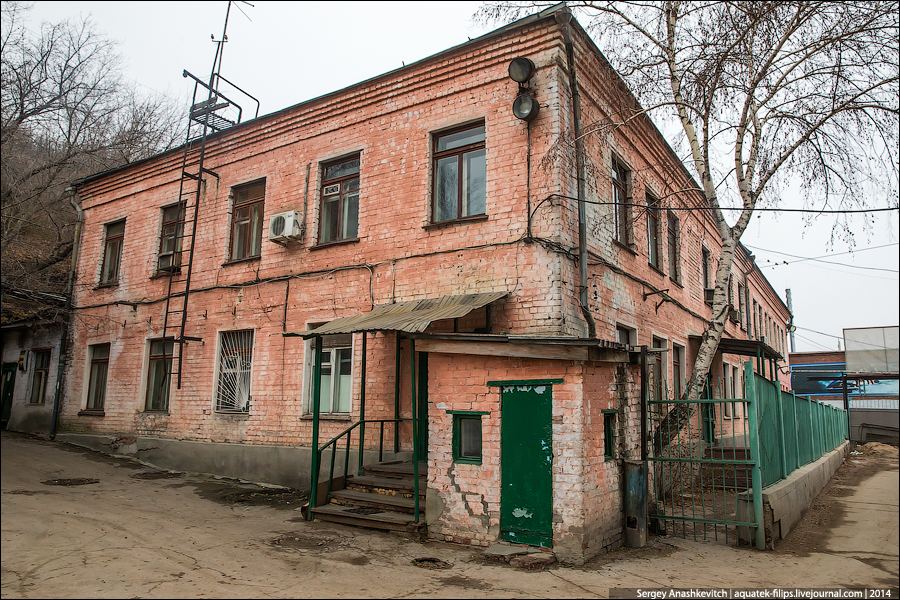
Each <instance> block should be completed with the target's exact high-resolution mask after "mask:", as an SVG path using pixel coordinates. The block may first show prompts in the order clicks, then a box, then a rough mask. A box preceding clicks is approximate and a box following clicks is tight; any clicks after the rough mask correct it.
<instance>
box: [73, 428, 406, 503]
mask: <svg viewBox="0 0 900 600" xmlns="http://www.w3.org/2000/svg"><path fill="white" fill-rule="evenodd" d="M56 440H57V441H60V442H65V443H69V444H72V445H75V446H81V447H84V448H90V449H91V450H97V451H99V452H103V453H106V454H111V455H113V456H125V457H129V458H134V459H137V460H139V461H140V462H141V463H143V464H146V465H148V466H151V467H156V468H160V469H167V470H172V471H184V472H189V473H198V474H209V475H215V476H219V477H230V478H233V479H242V480H244V481H251V482H254V483H263V484H270V485H279V486H283V487H288V488H292V489H296V490H304V491H309V474H310V470H311V468H312V466H311V461H312V449H311V448H310V447H308V446H271V445H251V444H228V443H216V442H194V441H188V440H172V439H163V438H153V437H116V436H109V435H96V434H81V433H60V434H59V435H57V436H56ZM405 454H409V453H408V452H407V453H402V452H401V453H400V454H399V455H397V456H396V458H403V457H404V455H405ZM364 458H365V462H366V463H372V462H376V461H377V460H378V453H377V452H376V451H366V453H365V457H364ZM394 458H395V455H394V454H393V453H389V452H385V453H384V460H393V459H394ZM321 460H322V467H321V469H320V472H319V480H320V481H325V480H326V479H327V478H328V474H329V471H330V468H331V452H330V451H325V452H324V453H323V454H322V458H321ZM358 464H359V459H358V455H357V453H356V451H355V450H352V449H351V451H350V473H351V474H352V473H353V472H354V470H355V468H356V466H357V465H358ZM343 474H344V451H343V450H338V452H337V455H336V456H335V461H334V475H335V477H338V476H341V475H343Z"/></svg>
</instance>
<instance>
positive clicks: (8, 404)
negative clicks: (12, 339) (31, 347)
mask: <svg viewBox="0 0 900 600" xmlns="http://www.w3.org/2000/svg"><path fill="white" fill-rule="evenodd" d="M15 386H16V363H4V364H3V383H2V388H3V390H2V392H0V402H2V404H0V427H2V428H3V429H6V423H7V422H8V421H9V415H10V413H11V412H12V401H13V389H15Z"/></svg>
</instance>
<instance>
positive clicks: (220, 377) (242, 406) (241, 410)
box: [213, 329, 256, 414]
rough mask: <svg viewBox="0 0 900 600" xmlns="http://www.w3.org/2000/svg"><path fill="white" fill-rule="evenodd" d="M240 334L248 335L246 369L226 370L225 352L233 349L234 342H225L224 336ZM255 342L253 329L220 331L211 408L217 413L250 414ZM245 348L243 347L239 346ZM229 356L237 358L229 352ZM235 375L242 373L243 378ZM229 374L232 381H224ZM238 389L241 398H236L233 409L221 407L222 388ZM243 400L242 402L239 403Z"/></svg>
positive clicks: (217, 342)
mask: <svg viewBox="0 0 900 600" xmlns="http://www.w3.org/2000/svg"><path fill="white" fill-rule="evenodd" d="M240 334H249V336H250V340H249V342H250V343H249V356H248V357H247V362H248V364H247V367H246V369H242V370H238V369H237V368H227V369H226V365H225V364H224V361H225V358H226V354H225V352H226V350H229V349H230V348H232V347H233V343H234V342H235V341H238V340H234V341H226V339H225V338H226V336H237V335H240ZM255 341H256V331H255V330H254V329H228V330H223V331H220V332H219V334H218V336H217V339H216V373H215V375H216V379H215V381H216V387H215V391H214V398H213V407H214V409H215V411H216V412H217V413H224V414H231V413H237V414H247V413H249V412H250V408H251V404H252V400H253V394H252V391H253V390H252V381H253V347H254V343H255ZM241 347H245V346H241ZM229 355H230V356H235V357H237V356H238V354H235V353H233V352H231V351H230V350H229ZM242 364H243V363H242ZM235 373H243V374H244V376H235V375H234V374H235ZM229 374H231V377H232V379H231V380H226V379H225V378H226V377H227V376H228V375H229ZM228 386H231V387H235V386H237V387H239V388H240V390H239V391H238V392H236V394H239V395H240V396H241V398H238V399H237V401H236V402H234V403H233V404H234V406H233V407H228V406H223V405H222V400H223V396H222V391H223V388H224V387H228ZM241 400H243V402H241Z"/></svg>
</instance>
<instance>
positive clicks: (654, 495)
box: [645, 362, 764, 549]
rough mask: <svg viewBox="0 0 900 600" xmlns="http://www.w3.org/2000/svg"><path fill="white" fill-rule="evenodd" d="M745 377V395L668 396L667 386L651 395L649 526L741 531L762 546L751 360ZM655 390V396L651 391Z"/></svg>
mask: <svg viewBox="0 0 900 600" xmlns="http://www.w3.org/2000/svg"><path fill="white" fill-rule="evenodd" d="M744 381H745V382H746V386H745V387H746V390H745V394H746V396H747V398H717V399H713V398H694V399H686V400H680V399H679V400H668V399H666V398H667V394H666V393H665V392H664V393H662V394H650V395H648V396H650V397H648V398H647V399H646V400H645V401H646V405H647V408H646V415H647V419H648V426H647V427H646V428H645V435H646V436H647V439H646V440H645V444H646V448H647V450H648V452H647V460H648V461H649V463H650V479H651V481H650V486H649V487H650V491H651V494H650V496H651V497H650V507H649V508H650V510H649V517H650V524H651V530H653V529H655V530H656V532H657V533H666V534H674V535H681V536H684V537H693V538H694V539H704V540H710V539H711V540H716V541H723V542H725V543H726V544H727V543H736V542H737V541H738V539H739V534H740V537H741V538H743V539H746V540H754V539H755V542H756V546H757V547H758V548H760V549H762V548H763V547H764V532H763V529H762V486H761V485H760V481H761V475H760V468H759V435H758V431H759V430H758V426H757V415H756V411H757V403H756V402H755V401H754V398H755V396H756V392H755V385H754V380H753V370H752V363H750V362H747V363H746V364H745V365H744ZM704 395H710V394H709V393H708V391H707V393H706V394H704ZM719 395H720V396H721V394H719ZM654 396H655V397H656V398H657V399H651V397H654ZM751 490H752V491H751ZM742 529H743V531H741V530H742Z"/></svg>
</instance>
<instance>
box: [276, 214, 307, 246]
mask: <svg viewBox="0 0 900 600" xmlns="http://www.w3.org/2000/svg"><path fill="white" fill-rule="evenodd" d="M300 235H301V234H300V215H298V214H297V211H295V210H289V211H287V212H283V213H279V214H277V215H272V218H271V219H270V220H269V241H270V242H275V243H276V244H282V245H284V244H286V243H287V242H288V240H296V239H300Z"/></svg>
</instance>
